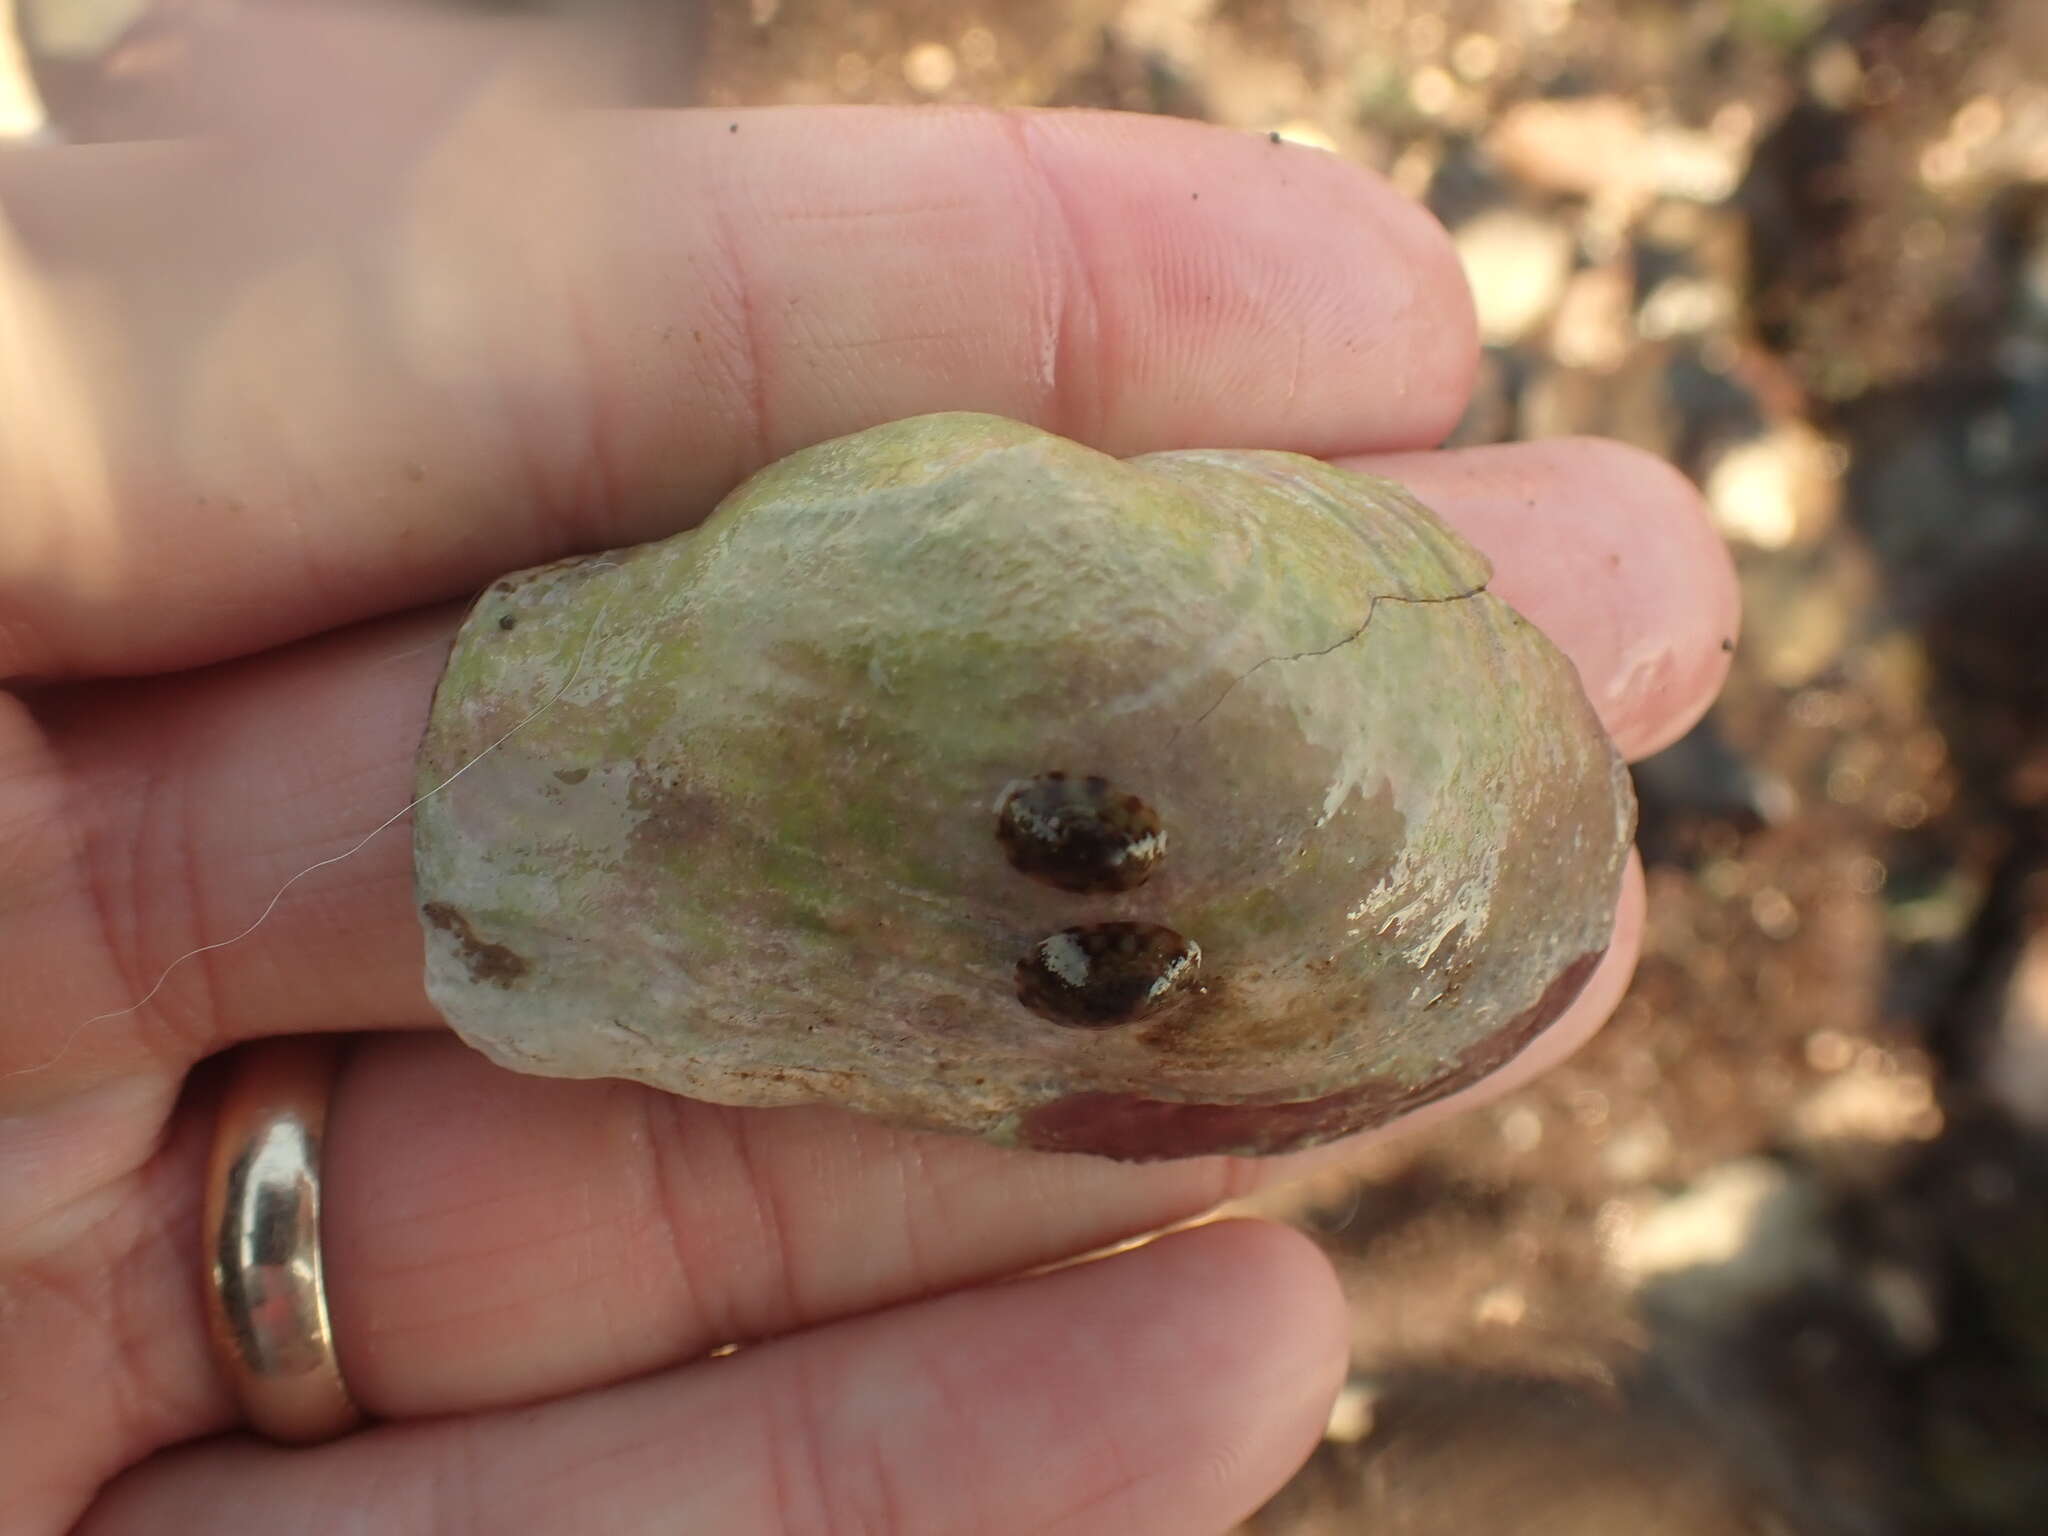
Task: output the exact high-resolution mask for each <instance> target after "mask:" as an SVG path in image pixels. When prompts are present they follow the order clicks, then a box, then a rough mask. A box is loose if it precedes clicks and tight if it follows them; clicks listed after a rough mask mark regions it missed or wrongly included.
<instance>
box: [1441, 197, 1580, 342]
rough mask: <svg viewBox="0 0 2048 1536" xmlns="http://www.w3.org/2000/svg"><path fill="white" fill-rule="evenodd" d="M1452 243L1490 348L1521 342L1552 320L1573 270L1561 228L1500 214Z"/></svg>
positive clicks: (1471, 225) (1474, 223) (1474, 224)
mask: <svg viewBox="0 0 2048 1536" xmlns="http://www.w3.org/2000/svg"><path fill="white" fill-rule="evenodd" d="M1453 238H1454V239H1455V240H1456V242H1457V247H1458V259H1459V260H1460V261H1462V262H1463V263H1464V265H1465V278H1466V281H1468V282H1469V283H1471V285H1472V297H1473V300H1474V302H1475V303H1476V304H1477V305H1478V309H1479V333H1480V335H1481V337H1483V338H1484V339H1485V340H1486V341H1487V342H1489V343H1491V344H1493V345H1497V346H1504V345H1507V344H1509V343H1512V342H1516V341H1520V340H1521V339H1523V338H1524V337H1525V336H1527V335H1529V334H1530V333H1531V332H1533V331H1534V330H1535V329H1536V328H1537V327H1538V326H1540V325H1542V324H1543V322H1544V321H1545V320H1547V319H1549V318H1550V315H1551V312H1552V311H1553V310H1555V309H1556V308H1557V302H1558V300H1559V298H1560V297H1561V296H1562V295H1563V293H1564V286H1565V279H1566V278H1567V277H1568V276H1569V275H1570V273H1571V266H1572V237H1571V234H1570V233H1569V232H1568V231H1567V230H1566V229H1565V228H1564V227H1563V226H1562V225H1560V224H1557V223H1554V222H1553V221H1551V220H1549V219H1544V218H1539V217H1538V216H1537V215H1535V214H1533V213H1523V212H1520V211H1518V210H1515V209H1498V210H1495V211H1493V212H1490V213H1483V214H1480V215H1479V216H1478V217H1477V218H1475V219H1472V220H1471V221H1470V222H1468V223H1466V224H1463V225H1461V226H1460V227H1459V228H1458V230H1457V231H1456V233H1455V235H1454V237H1453Z"/></svg>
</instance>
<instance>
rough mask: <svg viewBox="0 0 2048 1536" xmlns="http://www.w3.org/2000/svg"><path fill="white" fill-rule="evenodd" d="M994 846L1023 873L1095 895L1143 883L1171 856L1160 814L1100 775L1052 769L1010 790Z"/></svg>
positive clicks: (1001, 809) (998, 814)
mask: <svg viewBox="0 0 2048 1536" xmlns="http://www.w3.org/2000/svg"><path fill="white" fill-rule="evenodd" d="M996 840H997V841H998V842H1000V843H1001V844H1002V845H1003V852H1004V853H1005V854H1007V855H1008V856H1009V860H1010V863H1011V864H1012V866H1014V867H1015V868H1016V870H1017V871H1018V873H1020V874H1025V875H1029V876H1030V877H1031V878H1032V879H1034V880H1043V881H1044V882H1045V883H1046V884H1047V885H1055V886H1058V887H1059V888H1060V889H1061V890H1063V891H1075V892H1078V893H1080V894H1082V895H1090V896H1092V895H1097V894H1100V893H1102V892H1106V891H1128V890H1133V889H1135V888H1136V887H1138V886H1140V885H1143V884H1144V883H1145V880H1146V878H1147V877H1148V876H1149V875H1150V874H1151V873H1152V870H1153V868H1154V867H1155V866H1156V865H1157V864H1158V863H1159V861H1160V859H1161V858H1163V857H1164V856H1165V854H1166V829H1165V827H1163V826H1162V825H1161V824H1160V821H1159V813H1158V812H1157V811H1155V810H1153V809H1152V807H1151V806H1149V805H1147V804H1146V803H1145V802H1144V801H1143V800H1142V799H1140V798H1139V797H1138V796H1136V795H1133V794H1129V793H1127V792H1125V791H1123V790H1119V789H1118V788H1116V787H1115V786H1114V785H1113V784H1111V783H1110V782H1109V780H1107V779H1105V778H1103V777H1101V776H1100V775H1099V774H1092V773H1091V774H1089V775H1087V776H1086V777H1084V778H1079V779H1076V778H1071V777H1069V776H1068V775H1067V774H1066V773H1065V772H1063V771H1062V770H1059V769H1054V770H1053V771H1052V772H1050V773H1041V774H1039V775H1038V776H1037V777H1036V778H1031V779H1025V780H1023V781H1022V782H1020V783H1018V784H1015V785H1012V786H1011V787H1010V789H1009V790H1008V792H1007V793H1006V794H1004V796H1003V802H1002V805H1001V806H1000V807H998V809H997V811H996Z"/></svg>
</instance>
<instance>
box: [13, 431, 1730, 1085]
mask: <svg viewBox="0 0 2048 1536" xmlns="http://www.w3.org/2000/svg"><path fill="white" fill-rule="evenodd" d="M1474 453H1475V454H1477V455H1478V459H1477V463H1476V468H1473V469H1467V468H1466V467H1465V461H1466V459H1467V458H1468V455H1466V454H1454V455H1448V456H1445V460H1446V461H1445V462H1442V463H1439V462H1438V461H1437V459H1436V458H1435V457H1429V458H1417V459H1413V460H1406V459H1400V460H1391V461H1379V462H1380V463H1381V464H1382V465H1383V467H1387V468H1391V469H1395V470H1398V471H1399V472H1400V473H1402V474H1403V475H1404V476H1405V477H1406V478H1407V479H1409V480H1410V481H1411V482H1413V483H1414V484H1415V485H1417V486H1418V487H1419V488H1420V489H1421V490H1422V491H1423V492H1424V493H1425V494H1426V495H1427V496H1428V497H1430V498H1432V499H1433V500H1434V504H1435V505H1436V506H1438V508H1439V509H1440V510H1441V511H1442V512H1443V513H1444V514H1445V515H1446V516H1447V517H1448V518H1449V519H1450V520H1451V521H1452V522H1453V523H1454V524H1457V525H1458V526H1460V527H1465V528H1469V529H1470V530H1472V531H1473V533H1474V536H1475V537H1476V538H1478V539H1479V541H1480V542H1481V543H1482V544H1483V545H1484V546H1485V547H1486V548H1487V550H1488V552H1489V554H1491V555H1492V557H1493V559H1494V562H1495V565H1496V567H1497V575H1496V578H1495V579H1496V582H1497V583H1499V584H1500V586H1501V590H1502V591H1504V592H1506V593H1508V594H1509V595H1510V596H1511V597H1513V598H1514V599H1515V600H1517V601H1518V602H1520V603H1521V604H1522V605H1523V606H1524V608H1525V610H1527V611H1530V612H1531V616H1532V617H1533V618H1535V619H1536V621H1537V622H1538V623H1539V624H1545V625H1550V626H1554V627H1555V628H1556V629H1557V630H1558V632H1559V634H1558V638H1559V639H1560V641H1561V642H1562V643H1563V644H1564V645H1565V647H1566V649H1567V650H1568V651H1569V652H1570V653H1571V654H1572V656H1573V659H1574V661H1575V662H1576V663H1577V664H1578V667H1579V671H1580V675H1581V678H1582V679H1583V680H1584V682H1585V684H1586V687H1587V689H1588V692H1589V693H1590V695H1591V696H1592V698H1593V699H1594V701H1595V702H1596V704H1598V705H1600V706H1601V708H1602V714H1603V719H1604V721H1605V723H1606V724H1607V727H1608V729H1609V730H1610V731H1612V732H1614V733H1616V734H1617V735H1619V736H1621V737H1622V738H1623V739H1624V740H1625V741H1627V742H1630V743H1633V744H1636V745H1638V746H1640V745H1644V744H1649V743H1654V742H1656V741H1658V740H1661V739H1665V738H1667V737H1669V736H1671V735H1674V734H1676V732H1677V731H1678V730H1680V729H1682V728H1683V725H1684V723H1685V722H1686V721H1687V720H1688V719H1689V718H1690V716H1691V715H1692V714H1693V713H1694V712H1696V710H1697V709H1698V708H1699V707H1701V703H1702V695H1703V690H1705V689H1706V688H1708V687H1710V686H1712V684H1713V682H1714V681H1715V680H1716V679H1718V677H1719V675H1720V669H1721V667H1722V666H1723V665H1724V661H1725V657H1724V655H1723V653H1722V651H1721V648H1720V643H1721V637H1722V636H1723V634H1724V633H1725V630H1724V629H1723V628H1722V627H1721V626H1720V624H1719V623H1718V622H1714V621H1717V620H1721V619H1727V620H1728V622H1730V623H1732V617H1731V616H1730V615H1728V614H1727V613H1725V612H1724V607H1726V608H1732V601H1733V600H1732V597H1729V596H1725V595H1721V594H1724V593H1725V590H1726V588H1725V584H1726V583H1727V582H1728V579H1729V578H1728V575H1727V566H1726V556H1725V555H1724V554H1723V553H1722V551H1721V549H1720V547H1719V545H1718V544H1717V543H1714V542H1712V541H1711V538H1710V536H1703V535H1702V534H1701V533H1700V532H1699V531H1698V524H1697V518H1698V516H1699V514H1698V512H1697V507H1696V495H1695V493H1694V492H1693V491H1692V490H1691V488H1690V487H1689V486H1687V485H1686V484H1685V482H1684V481H1683V480H1681V479H1679V478H1678V477H1677V476H1676V475H1672V474H1664V473H1658V472H1656V471H1654V470H1653V469H1652V468H1650V467H1648V464H1647V461H1642V460H1640V459H1638V458H1636V457H1634V456H1630V455H1628V454H1627V453H1626V451H1625V450H1623V451H1620V452H1619V453H1617V452H1615V451H1611V450H1608V449H1606V448H1605V447H1603V446H1601V445H1595V444H1589V443H1566V444H1543V445H1528V446H1526V447H1517V448H1503V449H1488V450H1474ZM1531 496H1534V497H1535V498H1536V504H1535V506H1534V507H1533V508H1531V507H1530V506H1528V505H1527V502H1528V499H1529V498H1530V497H1531ZM1531 570H1532V571H1535V572H1538V573H1551V572H1563V573H1564V575H1563V576H1561V577H1557V578H1553V577H1551V576H1549V575H1538V576H1534V577H1531V576H1528V575H1526V574H1524V572H1525V571H1531ZM452 623H453V616H452V614H442V615H440V616H438V617H434V616H428V617H417V618H409V619H405V620H400V621H387V622H385V623H382V624H376V625H368V626H364V627H362V628H360V629H358V630H355V631H351V632H348V633H345V634H342V635H337V636H330V637H327V638H324V639H320V640H316V641H311V642H307V643H305V644H303V645H301V646H299V647H297V648H295V649H293V650H291V651H289V652H286V653H283V654H280V655H277V656H274V657H268V658H262V659H258V660H254V661H250V662H245V663H237V664H233V665H229V666H223V667H220V668H217V669H214V670H212V671H210V672H207V673H204V674H201V675H198V676H195V677H192V678H190V679H184V680H179V681H177V682H167V683H154V684H149V685H135V686H112V685H108V686H104V687H102V688H100V689H97V690H95V691H93V692H90V693H84V694H74V695H70V697H71V698H72V702H71V703H70V704H69V705H62V704H51V705H49V706H47V707H46V708H45V709H44V711H43V715H42V720H41V724H40V730H35V729H31V728H30V726H29V724H28V723H27V722H25V721H20V720H18V721H17V722H16V726H17V730H16V731H15V733H14V735H15V738H16V745H15V747H14V748H13V750H12V751H11V752H10V751H9V750H8V747H7V741H8V732H7V730H6V728H5V722H4V721H0V835H8V836H11V837H12V839H13V841H14V842H15V844H16V845H17V848H18V850H19V851H18V852H17V855H16V867H17V870H18V874H17V876H16V878H15V880H14V882H13V884H12V886H11V887H10V888H9V889H8V890H7V891H5V892H0V970H4V971H6V973H8V974H10V975H11V976H13V977H15V978H17V980H16V986H17V995H18V996H19V997H20V998H21V1000H22V1004H23V1006H22V1010H21V1012H22V1016H23V1017H25V1018H28V1019H30V1020H32V1021H34V1022H33V1024H32V1026H31V1027H29V1028H26V1029H18V1030H16V1031H15V1032H14V1033H13V1034H12V1036H11V1037H8V1038H5V1039H0V1107H4V1106H5V1105H6V1104H7V1103H8V1102H9V1095H10V1094H11V1095H15V1096H17V1097H16V1100H15V1101H16V1102H19V1101H20V1099H19V1096H21V1095H28V1094H32V1093H33V1094H38V1095H45V1096H46V1095H48V1094H52V1093H56V1092H60V1091H64V1090H65V1088H66V1086H67V1085H68V1084H69V1083H72V1082H76V1081H78V1080H81V1079H86V1080H96V1079H97V1078H98V1077H100V1076H104V1075H106V1074H108V1073H112V1072H117V1071H124V1070H136V1069H138V1068H140V1067H143V1066H162V1067H164V1068H166V1069H175V1070H182V1069H183V1067H184V1066H185V1065H187V1064H189V1063H190V1062H191V1061H193V1060H196V1059H197V1058H198V1057H200V1056H203V1055H205V1054H208V1053H210V1052H211V1051H214V1050H217V1049H220V1048H221V1047H222V1046H224V1045H227V1044H230V1043H232V1042H233V1041H236V1040H239V1039H244V1038H248V1037H250V1036H252V1035H257V1034H278V1033H293V1032H306V1031H315V1030H335V1029H374V1028H405V1027H421V1026H432V1025H434V1024H435V1023H437V1022H438V1016H437V1015H436V1014H435V1013H434V1012H433V1010H432V1008H431V1006H430V1005H429V1004H428V1003H427V1001H426V997H425V993H424V989H423V985H422V981H421V973H422V971H421V966H422V962H421V949H420V942H421V941H420V937H419V931H418V922H417V918H416V916H415V914H414V912H413V907H412V899H411V858H410V848H409V843H408V839H407V833H406V830H405V826H404V824H403V823H402V822H401V823H399V824H398V825H395V826H393V827H391V828H390V829H389V830H388V831H386V832H384V833H383V834H381V835H380V836H379V837H377V838H374V839H372V840H371V841H370V842H369V843H368V844H367V845H365V846H363V847H362V848H361V850H360V851H359V852H356V853H352V854H349V856H348V857H347V858H346V859H345V860H344V861H343V862H342V863H340V864H338V865H335V866H334V867H332V868H326V869H320V870H318V871H316V872H315V873H314V874H313V875H311V876H310V877H308V878H306V879H304V880H301V881H299V882H298V883H296V884H294V885H292V886H291V887H290V888H289V889H288V890H287V891H286V892H285V894H284V896H283V897H282V899H279V900H278V901H277V904H276V906H275V908H274V909H271V908H270V903H271V902H272V900H273V898H274V897H275V896H276V893H277V892H278V891H279V889H280V887H282V886H284V884H285V882H287V881H288V880H290V879H291V878H292V877H293V876H294V875H296V874H298V873H299V872H301V871H303V870H306V869H307V868H308V867H309V866H311V865H313V864H315V863H316V862H318V861H320V860H324V859H329V858H334V857H336V856H338V855H342V854H344V853H348V850H350V849H352V848H354V847H355V846H356V844H357V843H358V842H359V841H360V840H361V838H362V837H363V834H364V833H366V832H368V831H369V830H370V829H372V828H374V827H376V826H378V825H379V824H380V823H381V822H384V821H386V820H387V819H388V818H390V817H392V816H393V815H394V814H395V813H396V812H398V811H399V810H400V809H401V808H402V807H403V806H405V805H406V804H407V802H408V800H409V798H410V791H411V777H412V763H411V757H412V752H413V749H414V747H415V745H416V744H417V742H418V740H419V734H420V729H421V722H422V721H423V720H424V719H425V716H426V709H427V704H428V701H429V699H430V698H431V695H432V690H433V685H434V680H435V677H436V676H437V674H438V672H439V669H440V666H441V662H442V658H443V655H444V654H445V646H446V637H447V632H448V629H449V627H450V626H451V625H452ZM1575 647H1577V648H1576V649H1575ZM1652 656H1658V657H1664V658H1666V659H1667V661H1668V667H1666V668H1663V669H1654V668H1653V669H1651V671H1652V672H1654V675H1656V676H1658V677H1668V678H1670V679H1674V680H1676V681H1673V682H1672V683H1671V685H1670V686H1659V687H1654V688H1646V687H1640V686H1629V685H1627V679H1628V678H1629V677H1630V676H1636V675H1640V674H1641V673H1642V670H1643V668H1642V662H1643V658H1645V657H1652ZM1688 679H1690V680H1691V681H1686V680H1688ZM10 762H11V763H12V764H13V765H14V766H13V767H12V768H11V769H10V768H9V767H8V766H7V765H8V764H9V763H10ZM266 910H268V913H269V915H268V916H267V917H265V918H264V919H263V921H262V923H261V924H260V926H258V927H257V928H256V929H255V931H254V932H253V933H250V934H249V935H248V937H247V938H246V939H244V940H241V941H239V942H236V943H233V944H230V945H228V946H227V947H226V948H223V949H218V950H213V951H210V952H207V953H204V954H201V955H198V956H196V957H195V958H194V959H192V960H191V961H190V962H188V963H186V964H183V965H181V966H180V967H178V968H177V969H176V970H174V971H173V972H172V973H171V974H170V975H169V976H168V978H165V979H163V980H162V984H161V986H158V981H159V978H160V977H162V976H163V971H164V967H166V966H167V965H169V964H170V963H171V962H172V961H173V959H174V958H175V957H177V956H179V955H181V954H185V953H187V952H189V951H191V950H192V949H194V948H195V947H197V946H199V945H203V944H210V943H217V942H220V941H222V940H225V939H228V938H231V937H232V936H234V935H236V934H239V933H241V932H242V931H243V930H244V929H246V928H247V927H248V925H249V924H250V923H251V922H252V921H254V920H255V919H256V918H258V917H259V915H261V914H263V913H265V912H266ZM81 957H85V958H84V960H83V962H82V960H81ZM152 988H155V989H156V990H155V991H154V995H153V996H151V998H150V1002H149V1004H148V1005H147V1006H146V1007H143V1008H140V1009H135V1010H134V1011H132V1012H122V1013H120V1014H119V1015H118V1016H117V1017H114V1018H103V1019H97V1020H96V1021H95V1022H93V1023H91V1024H90V1025H84V1021H87V1020H93V1019H94V1018H95V1016H96V1015H100V1014H103V1013H106V1012H108V1011H110V1010H124V1009H128V1008H130V1006H131V1005H132V1004H134V1003H135V1002H136V1001H137V999H139V998H141V997H143V996H144V995H145V994H146V993H149V992H150V991H151V989H152ZM23 1073H34V1074H35V1075H33V1076H21V1075H20V1074H23ZM10 1074H14V1075H12V1076H10Z"/></svg>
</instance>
